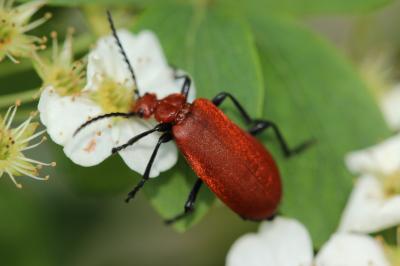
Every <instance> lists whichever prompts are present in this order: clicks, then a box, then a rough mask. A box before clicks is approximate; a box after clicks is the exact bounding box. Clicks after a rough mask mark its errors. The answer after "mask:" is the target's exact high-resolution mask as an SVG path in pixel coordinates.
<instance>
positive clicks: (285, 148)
mask: <svg viewBox="0 0 400 266" xmlns="http://www.w3.org/2000/svg"><path fill="white" fill-rule="evenodd" d="M253 123H254V125H253V127H252V128H250V129H249V133H250V134H252V135H257V134H259V133H261V132H263V131H265V130H267V129H269V128H272V130H273V131H274V133H275V136H276V137H277V139H278V142H279V144H280V146H281V149H282V152H283V155H285V157H291V156H293V155H296V154H299V153H301V152H302V151H304V150H306V149H307V148H309V147H310V146H312V145H313V144H314V143H315V139H310V140H307V141H305V142H303V143H301V144H300V145H298V146H296V147H294V148H290V147H289V145H288V144H287V143H286V141H285V139H284V137H283V135H282V133H281V131H280V130H279V128H278V126H277V125H276V124H275V123H274V122H272V121H268V120H254V121H253Z"/></svg>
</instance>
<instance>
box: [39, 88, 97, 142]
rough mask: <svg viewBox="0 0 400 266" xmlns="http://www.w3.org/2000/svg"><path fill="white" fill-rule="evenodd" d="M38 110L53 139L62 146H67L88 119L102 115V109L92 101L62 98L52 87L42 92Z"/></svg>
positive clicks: (78, 98)
mask: <svg viewBox="0 0 400 266" xmlns="http://www.w3.org/2000/svg"><path fill="white" fill-rule="evenodd" d="M38 110H39V112H40V120H41V121H42V123H43V124H44V125H45V126H46V127H47V132H48V134H49V135H50V137H51V139H52V140H53V141H54V142H56V143H57V144H60V145H65V144H66V142H67V141H68V140H69V139H71V137H72V135H73V133H74V132H75V130H76V129H77V128H78V127H79V126H80V125H82V123H84V122H85V121H86V120H87V119H88V117H94V116H96V115H98V114H100V113H101V110H100V108H99V107H97V106H96V105H95V104H94V103H92V102H91V101H90V100H88V99H85V98H84V97H79V96H77V97H72V96H67V97H61V96H60V95H58V94H57V93H56V92H55V91H54V90H53V89H52V88H51V87H48V88H46V89H44V91H43V92H42V94H41V96H40V100H39V104H38Z"/></svg>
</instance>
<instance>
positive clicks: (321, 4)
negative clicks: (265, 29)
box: [226, 0, 392, 18]
mask: <svg viewBox="0 0 400 266" xmlns="http://www.w3.org/2000/svg"><path fill="white" fill-rule="evenodd" d="M226 1H227V2H231V1H230V0H226ZM390 2H392V0H352V1H347V0H335V1H331V0H280V1H276V0H247V1H242V2H241V4H242V8H243V9H244V10H246V12H247V14H248V15H249V16H251V17H260V18H261V17H265V15H266V14H272V15H274V16H276V15H295V16H298V15H321V14H336V13H347V14H350V13H352V14H353V13H363V12H367V11H371V10H374V9H376V8H378V7H381V6H384V5H386V4H388V3H390ZM231 3H232V2H231ZM232 4H233V3H232Z"/></svg>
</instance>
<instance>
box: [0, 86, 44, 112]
mask: <svg viewBox="0 0 400 266" xmlns="http://www.w3.org/2000/svg"><path fill="white" fill-rule="evenodd" d="M38 92H39V89H38V88H36V89H32V90H27V91H22V92H18V93H13V94H6V95H1V96H0V108H7V107H10V106H11V105H13V104H14V103H15V101H16V100H20V101H21V102H23V103H30V102H33V101H36V99H35V96H36V95H37V94H38Z"/></svg>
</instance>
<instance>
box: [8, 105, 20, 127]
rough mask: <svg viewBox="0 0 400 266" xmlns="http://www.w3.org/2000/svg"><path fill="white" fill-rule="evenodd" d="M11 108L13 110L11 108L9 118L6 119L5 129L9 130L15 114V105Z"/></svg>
mask: <svg viewBox="0 0 400 266" xmlns="http://www.w3.org/2000/svg"><path fill="white" fill-rule="evenodd" d="M13 107H14V108H13V110H12V112H11V115H10V118H9V119H8V121H7V124H6V129H9V128H10V126H11V123H12V121H13V120H14V116H15V113H16V112H17V105H14V106H13Z"/></svg>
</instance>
